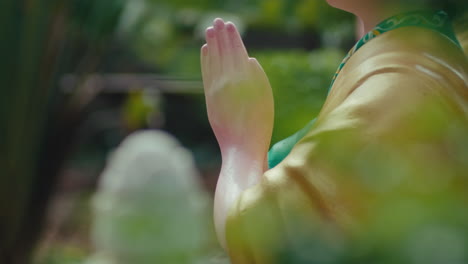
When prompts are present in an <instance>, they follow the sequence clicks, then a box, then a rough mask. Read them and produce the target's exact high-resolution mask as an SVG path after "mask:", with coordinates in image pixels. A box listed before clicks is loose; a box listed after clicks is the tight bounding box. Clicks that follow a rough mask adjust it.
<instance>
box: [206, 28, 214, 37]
mask: <svg viewBox="0 0 468 264" xmlns="http://www.w3.org/2000/svg"><path fill="white" fill-rule="evenodd" d="M205 34H206V37H207V38H212V37H214V36H215V32H214V28H213V27H209V28H207V29H206V32H205Z"/></svg>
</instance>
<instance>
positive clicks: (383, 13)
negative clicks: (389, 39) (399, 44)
mask: <svg viewBox="0 0 468 264" xmlns="http://www.w3.org/2000/svg"><path fill="white" fill-rule="evenodd" d="M421 8H422V7H420V6H415V5H403V4H395V3H393V4H386V5H382V4H380V5H376V6H373V7H371V8H368V9H367V8H365V9H362V10H357V11H356V12H355V15H357V16H358V17H359V19H360V20H361V23H362V30H363V32H364V34H365V33H367V32H369V31H371V30H372V29H373V28H374V27H375V26H377V25H378V24H379V23H380V22H382V21H384V20H385V19H387V18H389V17H392V16H395V15H398V14H401V13H405V12H410V11H414V10H418V9H421ZM369 10H372V12H369Z"/></svg>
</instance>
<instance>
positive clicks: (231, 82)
mask: <svg viewBox="0 0 468 264" xmlns="http://www.w3.org/2000/svg"><path fill="white" fill-rule="evenodd" d="M206 35H207V36H206V39H207V44H206V45H204V46H203V47H202V56H201V61H202V74H203V83H204V88H205V96H206V104H207V110H208V118H209V120H210V123H211V126H212V128H213V131H214V133H215V135H216V138H217V139H218V143H219V144H220V147H221V150H222V151H223V149H225V148H229V147H230V146H232V145H241V146H244V147H249V148H251V151H255V152H258V153H259V154H260V153H263V154H265V153H266V151H267V149H268V146H269V143H270V138H271V133H272V129H273V96H272V91H271V87H270V84H269V82H268V79H267V77H266V75H265V72H264V71H263V69H262V68H261V66H260V65H259V64H258V62H257V61H256V60H255V59H253V58H249V57H248V55H247V52H246V50H245V47H244V45H243V43H242V40H241V38H240V36H239V33H238V32H237V29H236V28H235V26H234V25H233V24H232V23H229V22H228V23H226V24H225V23H224V22H223V21H222V20H220V19H217V20H215V23H214V28H209V29H207V33H206Z"/></svg>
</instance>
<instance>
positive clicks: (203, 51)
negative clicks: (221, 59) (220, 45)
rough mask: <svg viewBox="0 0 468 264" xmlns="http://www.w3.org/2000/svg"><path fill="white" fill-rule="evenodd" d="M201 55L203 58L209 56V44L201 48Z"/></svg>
mask: <svg viewBox="0 0 468 264" xmlns="http://www.w3.org/2000/svg"><path fill="white" fill-rule="evenodd" d="M201 54H202V55H203V56H206V55H207V54H208V44H204V45H203V46H202V47H201Z"/></svg>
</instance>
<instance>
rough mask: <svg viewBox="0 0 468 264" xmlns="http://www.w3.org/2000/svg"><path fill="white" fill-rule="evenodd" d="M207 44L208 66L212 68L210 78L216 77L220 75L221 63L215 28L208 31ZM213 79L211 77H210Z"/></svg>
mask: <svg viewBox="0 0 468 264" xmlns="http://www.w3.org/2000/svg"><path fill="white" fill-rule="evenodd" d="M205 34H206V43H207V45H208V54H207V58H208V59H207V63H206V66H207V67H209V68H210V70H209V72H210V76H215V75H218V74H219V73H220V69H219V68H220V61H219V58H220V56H219V47H218V43H217V41H216V34H215V30H214V28H213V27H209V28H207V29H206V33H205ZM210 78H211V77H210Z"/></svg>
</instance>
